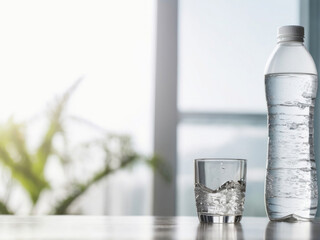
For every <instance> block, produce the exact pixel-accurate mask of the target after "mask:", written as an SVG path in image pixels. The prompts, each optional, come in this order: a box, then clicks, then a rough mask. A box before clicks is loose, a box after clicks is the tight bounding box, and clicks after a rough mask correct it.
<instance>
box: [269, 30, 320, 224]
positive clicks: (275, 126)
mask: <svg viewBox="0 0 320 240" xmlns="http://www.w3.org/2000/svg"><path fill="white" fill-rule="evenodd" d="M303 39H304V28H303V27H301V26H283V27H280V28H279V29H278V43H277V46H276V48H275V49H274V51H273V52H272V54H271V56H270V58H269V60H268V62H267V65H266V69H265V88H266V98H267V103H268V128H269V129H268V130H269V145H268V161H267V175H266V184H265V204H266V209H267V213H268V217H269V218H270V220H277V221H299V220H305V221H308V220H311V219H313V218H314V216H315V214H316V211H317V202H318V186H317V173H316V163H315V157H314V146H313V115H314V105H315V98H316V93H317V85H318V77H317V69H316V66H315V64H314V61H313V59H312V57H311V55H310V53H309V52H308V51H307V49H306V48H305V46H304V45H303Z"/></svg>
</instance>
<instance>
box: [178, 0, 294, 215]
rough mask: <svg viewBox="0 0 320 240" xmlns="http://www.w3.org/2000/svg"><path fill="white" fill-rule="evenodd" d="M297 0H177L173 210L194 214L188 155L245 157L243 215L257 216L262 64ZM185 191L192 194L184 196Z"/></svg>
mask: <svg viewBox="0 0 320 240" xmlns="http://www.w3.org/2000/svg"><path fill="white" fill-rule="evenodd" d="M299 13H300V12H299V1H289V0H288V1H280V2H279V1H276V0H273V1H263V2H261V1H250V0H246V1H241V2H240V1H220V0H215V1H197V2H195V1H188V0H187V1H180V2H179V42H178V46H179V48H178V49H179V50H178V52H179V60H178V62H179V74H178V76H179V78H178V82H179V85H178V86H179V87H178V97H179V98H178V100H179V102H178V107H179V112H180V116H181V121H180V123H179V125H178V138H177V141H178V149H177V152H178V170H177V171H178V173H177V206H178V208H177V213H178V215H195V213H196V210H195V202H194V198H193V159H195V158H199V157H230V158H246V159H248V175H247V194H246V204H247V206H249V205H250V208H245V214H246V215H251V216H264V215H265V210H264V178H265V165H266V156H267V152H266V150H267V127H266V123H267V120H266V102H265V95H264V77H263V74H264V73H263V72H264V66H265V64H266V61H267V58H268V56H269V54H270V53H271V51H272V50H273V48H274V47H275V44H276V29H277V27H279V26H281V25H288V24H299V21H300V18H299ZM191 196H192V197H191Z"/></svg>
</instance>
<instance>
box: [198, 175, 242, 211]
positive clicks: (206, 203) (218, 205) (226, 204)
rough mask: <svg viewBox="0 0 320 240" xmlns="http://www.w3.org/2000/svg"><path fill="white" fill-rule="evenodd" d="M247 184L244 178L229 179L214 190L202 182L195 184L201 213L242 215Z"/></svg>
mask: <svg viewBox="0 0 320 240" xmlns="http://www.w3.org/2000/svg"><path fill="white" fill-rule="evenodd" d="M245 189H246V185H245V182H244V181H243V180H241V181H238V182H234V181H228V182H226V183H224V184H223V185H221V186H220V187H219V188H218V189H216V190H212V189H210V188H208V187H206V186H204V185H202V184H200V183H196V185H195V196H196V205H197V210H198V212H199V213H209V214H212V215H222V216H226V215H228V216H231V215H235V216H237V215H242V212H243V205H244V197H245Z"/></svg>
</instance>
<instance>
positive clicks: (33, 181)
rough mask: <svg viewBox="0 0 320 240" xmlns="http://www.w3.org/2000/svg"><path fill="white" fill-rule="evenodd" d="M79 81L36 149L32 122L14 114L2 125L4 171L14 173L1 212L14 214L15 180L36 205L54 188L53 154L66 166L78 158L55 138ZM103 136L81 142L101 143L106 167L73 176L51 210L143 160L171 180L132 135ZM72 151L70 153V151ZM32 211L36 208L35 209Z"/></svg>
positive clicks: (64, 209) (61, 210)
mask: <svg viewBox="0 0 320 240" xmlns="http://www.w3.org/2000/svg"><path fill="white" fill-rule="evenodd" d="M79 83H80V81H78V82H77V83H75V84H74V85H73V86H72V87H71V88H70V89H69V90H68V91H67V92H66V93H65V94H64V95H63V96H62V97H60V98H58V99H57V100H56V102H55V104H54V105H53V107H52V108H50V109H51V110H50V111H49V114H48V116H47V127H46V131H45V133H44V134H43V137H42V139H41V141H40V143H39V144H38V146H37V147H36V148H35V149H34V150H30V147H28V144H27V141H28V140H27V139H28V138H27V135H28V134H27V131H26V129H27V128H28V124H29V123H28V122H16V121H14V119H13V118H10V119H9V120H8V121H7V122H6V123H5V124H2V125H0V163H1V164H2V166H3V169H2V170H4V171H8V172H9V173H10V176H11V178H9V181H8V182H9V185H8V187H7V197H4V198H3V199H2V200H0V213H1V214H14V213H15V211H14V209H9V208H10V207H9V204H8V203H9V201H10V197H8V196H9V195H10V191H11V188H12V185H13V184H16V185H19V186H21V187H22V189H23V190H24V192H25V193H26V195H27V196H28V198H29V199H30V200H31V203H32V206H33V207H34V206H36V205H37V203H38V202H39V200H40V199H41V194H42V193H43V192H44V191H45V190H46V191H50V190H51V183H50V181H48V180H47V178H46V175H45V167H46V165H47V164H48V159H49V158H50V157H52V156H55V157H57V158H59V159H60V160H61V161H60V163H61V164H62V166H63V167H66V166H68V164H70V162H72V161H77V160H76V159H70V158H72V157H70V156H68V154H65V153H64V152H61V150H58V149H57V148H56V147H55V144H54V139H55V138H56V137H57V136H58V135H60V136H64V134H65V131H66V126H65V121H66V119H67V116H66V114H65V108H66V105H67V103H68V100H69V99H70V97H71V95H72V93H73V92H74V90H75V89H76V88H77V86H78V85H79ZM101 135H102V137H101V138H99V139H97V140H95V141H91V142H88V143H85V144H82V145H81V149H83V150H86V149H88V148H90V147H91V146H95V147H98V148H99V149H100V150H102V151H103V152H104V159H103V162H104V164H103V168H101V169H100V170H98V171H96V172H95V173H94V174H93V175H92V176H91V177H89V178H87V179H86V180H84V181H79V180H74V179H72V180H70V182H69V183H68V184H67V186H68V191H66V192H67V194H66V196H65V197H64V198H61V199H58V200H57V201H56V203H55V204H54V206H53V208H52V210H51V211H50V212H49V213H50V214H67V213H68V209H69V207H70V206H71V205H72V203H73V202H74V201H75V200H76V199H77V198H78V197H79V196H81V195H82V194H84V193H85V192H86V191H87V190H88V189H89V188H90V187H91V186H92V185H93V184H95V183H97V182H99V181H100V180H102V179H104V178H105V177H107V176H108V175H110V174H112V173H114V172H116V171H119V170H120V169H123V168H126V167H128V166H132V165H133V164H135V163H137V162H143V163H146V164H148V165H149V166H151V167H152V168H153V169H155V170H157V171H159V172H160V173H161V174H162V176H163V177H164V178H165V179H167V180H170V176H169V175H168V171H167V169H166V168H165V167H163V166H165V165H163V163H162V162H161V161H160V160H159V158H158V157H155V156H152V157H146V156H142V155H140V154H138V153H137V152H136V151H134V150H133V147H132V143H131V140H130V137H128V136H125V135H114V134H107V133H102V134H101ZM69 155H70V154H69ZM31 211H32V210H31Z"/></svg>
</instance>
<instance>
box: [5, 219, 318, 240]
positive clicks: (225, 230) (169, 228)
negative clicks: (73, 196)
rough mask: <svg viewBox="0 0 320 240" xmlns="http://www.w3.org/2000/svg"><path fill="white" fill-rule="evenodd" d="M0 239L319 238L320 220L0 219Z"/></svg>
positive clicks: (274, 239) (273, 239)
mask: <svg viewBox="0 0 320 240" xmlns="http://www.w3.org/2000/svg"><path fill="white" fill-rule="evenodd" d="M0 239H43V240H44V239H231V240H232V239H272V240H276V239H304V240H306V239H320V221H319V220H316V221H314V222H313V223H309V222H301V223H276V222H269V221H268V219H267V218H252V217H245V218H243V219H242V221H241V223H240V224H213V225H205V224H199V222H198V219H197V218H196V217H145V216H143V217H106V216H43V217H17V216H0Z"/></svg>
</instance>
